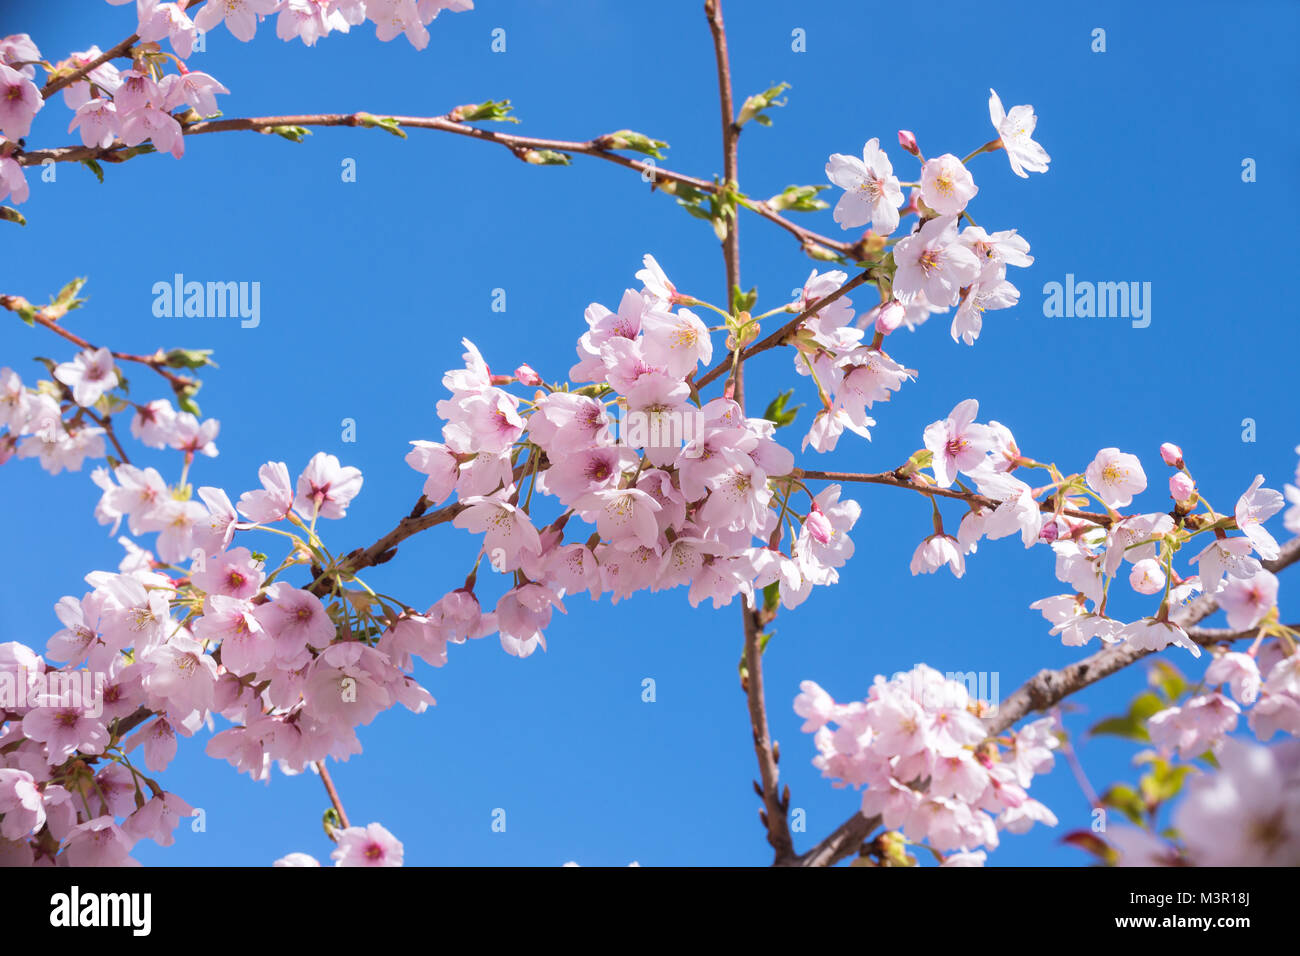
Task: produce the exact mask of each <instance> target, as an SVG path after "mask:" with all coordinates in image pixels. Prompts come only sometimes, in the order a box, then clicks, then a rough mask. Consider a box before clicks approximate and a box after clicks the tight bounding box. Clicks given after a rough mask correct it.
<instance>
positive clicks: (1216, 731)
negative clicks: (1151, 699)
mask: <svg viewBox="0 0 1300 956" xmlns="http://www.w3.org/2000/svg"><path fill="white" fill-rule="evenodd" d="M1240 714H1241V708H1240V707H1238V706H1237V705H1236V704H1234V703H1233V702H1232V701H1230V700H1229V699H1228V698H1226V697H1224V696H1223V695H1222V694H1203V695H1202V696H1200V697H1193V698H1192V699H1191V700H1189V701H1187V702H1186V703H1185V704H1183V705H1182V706H1181V707H1170V708H1168V709H1167V710H1162V711H1160V712H1159V713H1156V714H1152V715H1151V719H1150V721H1149V722H1148V724H1147V729H1148V730H1149V731H1150V733H1151V742H1152V743H1153V744H1155V745H1156V746H1157V747H1159V748H1160V749H1161V750H1163V751H1164V752H1165V753H1170V752H1172V751H1175V750H1177V751H1178V752H1179V753H1180V754H1181V755H1182V757H1183V759H1184V760H1191V759H1193V758H1195V757H1199V756H1200V755H1201V754H1203V753H1205V752H1206V751H1207V750H1210V749H1212V748H1213V747H1215V746H1216V745H1217V744H1218V743H1219V742H1220V741H1221V740H1222V739H1223V738H1224V737H1225V736H1226V735H1227V734H1229V733H1231V732H1232V731H1233V729H1234V728H1235V727H1236V726H1237V717H1238V716H1240Z"/></svg>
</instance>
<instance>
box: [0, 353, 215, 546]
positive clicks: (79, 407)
mask: <svg viewBox="0 0 1300 956" xmlns="http://www.w3.org/2000/svg"><path fill="white" fill-rule="evenodd" d="M51 377H52V379H53V381H50V380H44V381H41V382H38V383H37V384H36V386H34V387H29V386H26V385H24V384H23V381H22V378H21V377H20V376H19V375H18V373H17V372H15V371H14V370H13V369H10V368H7V367H5V368H0V429H3V432H0V465H2V464H4V463H5V462H7V461H8V460H9V459H10V458H12V457H17V458H20V459H23V458H35V459H37V460H38V461H39V462H40V465H41V467H42V468H44V469H45V470H46V471H48V472H49V473H50V474H52V475H57V474H58V473H59V472H61V471H63V470H64V469H67V470H69V471H80V470H81V467H82V464H83V463H84V462H85V461H86V459H88V458H89V459H97V458H104V457H106V454H107V451H106V448H105V444H104V437H105V435H106V434H107V431H106V429H105V428H104V427H103V425H102V424H92V423H93V422H99V423H103V422H107V420H108V419H110V418H111V417H112V416H113V415H114V414H115V413H116V412H120V411H123V410H125V409H127V408H134V415H133V416H132V418H131V434H132V435H133V436H134V437H135V438H136V439H137V440H138V441H139V442H140V443H141V444H143V445H144V446H146V447H148V448H156V449H161V448H170V449H172V450H174V451H179V452H181V453H183V454H184V455H185V456H186V458H187V460H192V459H193V457H194V456H195V455H203V456H205V457H208V458H214V457H216V455H217V445H216V438H217V435H218V434H219V432H220V431H221V423H220V422H219V421H217V420H216V419H213V418H209V419H205V420H202V421H200V420H199V418H198V417H197V416H195V415H193V414H191V413H190V412H184V411H178V410H177V409H176V408H175V406H173V405H172V403H171V402H170V401H168V400H167V399H154V400H152V401H149V402H144V403H133V402H128V401H127V399H125V398H123V397H122V396H121V395H118V394H116V393H115V392H114V390H115V389H117V388H118V386H119V384H120V383H121V379H120V377H119V373H118V370H117V367H116V365H115V364H114V362H113V356H112V353H111V352H109V350H108V349H106V348H100V349H85V350H83V351H81V352H80V353H78V354H77V355H76V356H75V357H74V358H72V359H71V360H70V361H67V362H63V363H61V364H59V365H56V366H54V367H53V371H52V373H51ZM97 412H98V414H96V413H97ZM140 474H142V473H137V472H136V471H135V470H134V469H132V470H130V471H128V472H127V473H126V475H125V477H124V479H123V480H125V481H127V482H130V483H132V484H133V485H134V484H138V483H139V482H140V481H142V480H146V479H144V478H141V477H140ZM154 474H155V475H156V472H154ZM107 475H108V471H107V469H104V468H100V469H97V470H96V471H95V473H94V481H95V482H96V484H98V485H100V486H101V487H106V486H105V481H107V480H108V478H107ZM148 480H152V481H153V485H154V487H155V490H156V488H157V486H158V485H159V484H160V483H161V481H162V479H161V478H160V477H158V478H156V479H148ZM141 493H142V494H143V493H145V492H143V491H141ZM140 530H151V531H159V530H162V528H160V527H154V528H147V527H145V526H143V525H142V526H141V528H140ZM134 533H139V530H137V531H135V532H134Z"/></svg>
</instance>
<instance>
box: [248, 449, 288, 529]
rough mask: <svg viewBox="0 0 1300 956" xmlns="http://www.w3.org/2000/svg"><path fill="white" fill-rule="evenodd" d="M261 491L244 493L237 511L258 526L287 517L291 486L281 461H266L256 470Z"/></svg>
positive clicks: (286, 467) (286, 470) (284, 465)
mask: <svg viewBox="0 0 1300 956" xmlns="http://www.w3.org/2000/svg"><path fill="white" fill-rule="evenodd" d="M257 477H258V478H259V479H261V482H262V489H263V490H261V491H245V492H244V493H243V494H242V495H240V496H239V510H240V511H242V512H243V513H244V515H245V516H247V517H248V518H250V519H251V520H253V521H256V522H257V523H259V524H274V523H275V522H277V521H282V520H284V519H285V518H287V517H288V516H289V511H290V510H291V509H292V508H293V486H292V485H291V484H289V468H288V466H287V465H286V464H285V463H284V462H282V461H268V462H267V463H266V464H265V465H263V466H262V467H261V468H259V469H257Z"/></svg>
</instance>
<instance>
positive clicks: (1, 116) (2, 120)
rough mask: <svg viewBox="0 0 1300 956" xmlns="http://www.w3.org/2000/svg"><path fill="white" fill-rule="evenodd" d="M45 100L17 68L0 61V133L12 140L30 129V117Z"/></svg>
mask: <svg viewBox="0 0 1300 956" xmlns="http://www.w3.org/2000/svg"><path fill="white" fill-rule="evenodd" d="M43 106H45V100H44V99H43V98H42V97H41V91H40V90H39V89H38V88H37V86H36V84H35V83H33V82H32V81H31V80H29V79H28V78H27V77H26V76H24V75H23V74H21V73H19V72H18V71H17V70H15V69H12V68H11V67H8V66H6V65H5V64H3V63H0V133H3V134H4V135H5V137H6V138H8V139H12V140H18V139H22V138H23V137H24V136H26V135H27V134H28V133H30V132H31V130H32V119H33V118H34V117H35V116H36V114H37V113H39V112H40V111H41V108H42V107H43Z"/></svg>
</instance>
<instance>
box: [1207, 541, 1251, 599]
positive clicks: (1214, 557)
mask: <svg viewBox="0 0 1300 956" xmlns="http://www.w3.org/2000/svg"><path fill="white" fill-rule="evenodd" d="M1251 550H1252V544H1251V541H1250V539H1249V538H1216V539H1214V540H1213V541H1211V542H1210V543H1209V544H1208V545H1206V546H1205V547H1204V548H1203V549H1202V550H1201V552H1200V553H1199V554H1197V555H1196V556H1195V557H1193V558H1192V559H1191V560H1190V561H1189V562H1188V564H1195V565H1198V566H1199V568H1200V572H1201V574H1200V577H1201V583H1202V584H1203V585H1204V587H1205V593H1206V594H1217V593H1218V591H1219V588H1220V587H1221V586H1222V585H1223V579H1224V575H1229V576H1231V577H1233V578H1249V577H1251V576H1252V575H1254V574H1255V573H1256V572H1257V571H1259V570H1260V568H1261V567H1263V565H1261V564H1260V563H1259V561H1257V560H1256V559H1255V558H1254V557H1253V556H1252V555H1251Z"/></svg>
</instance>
